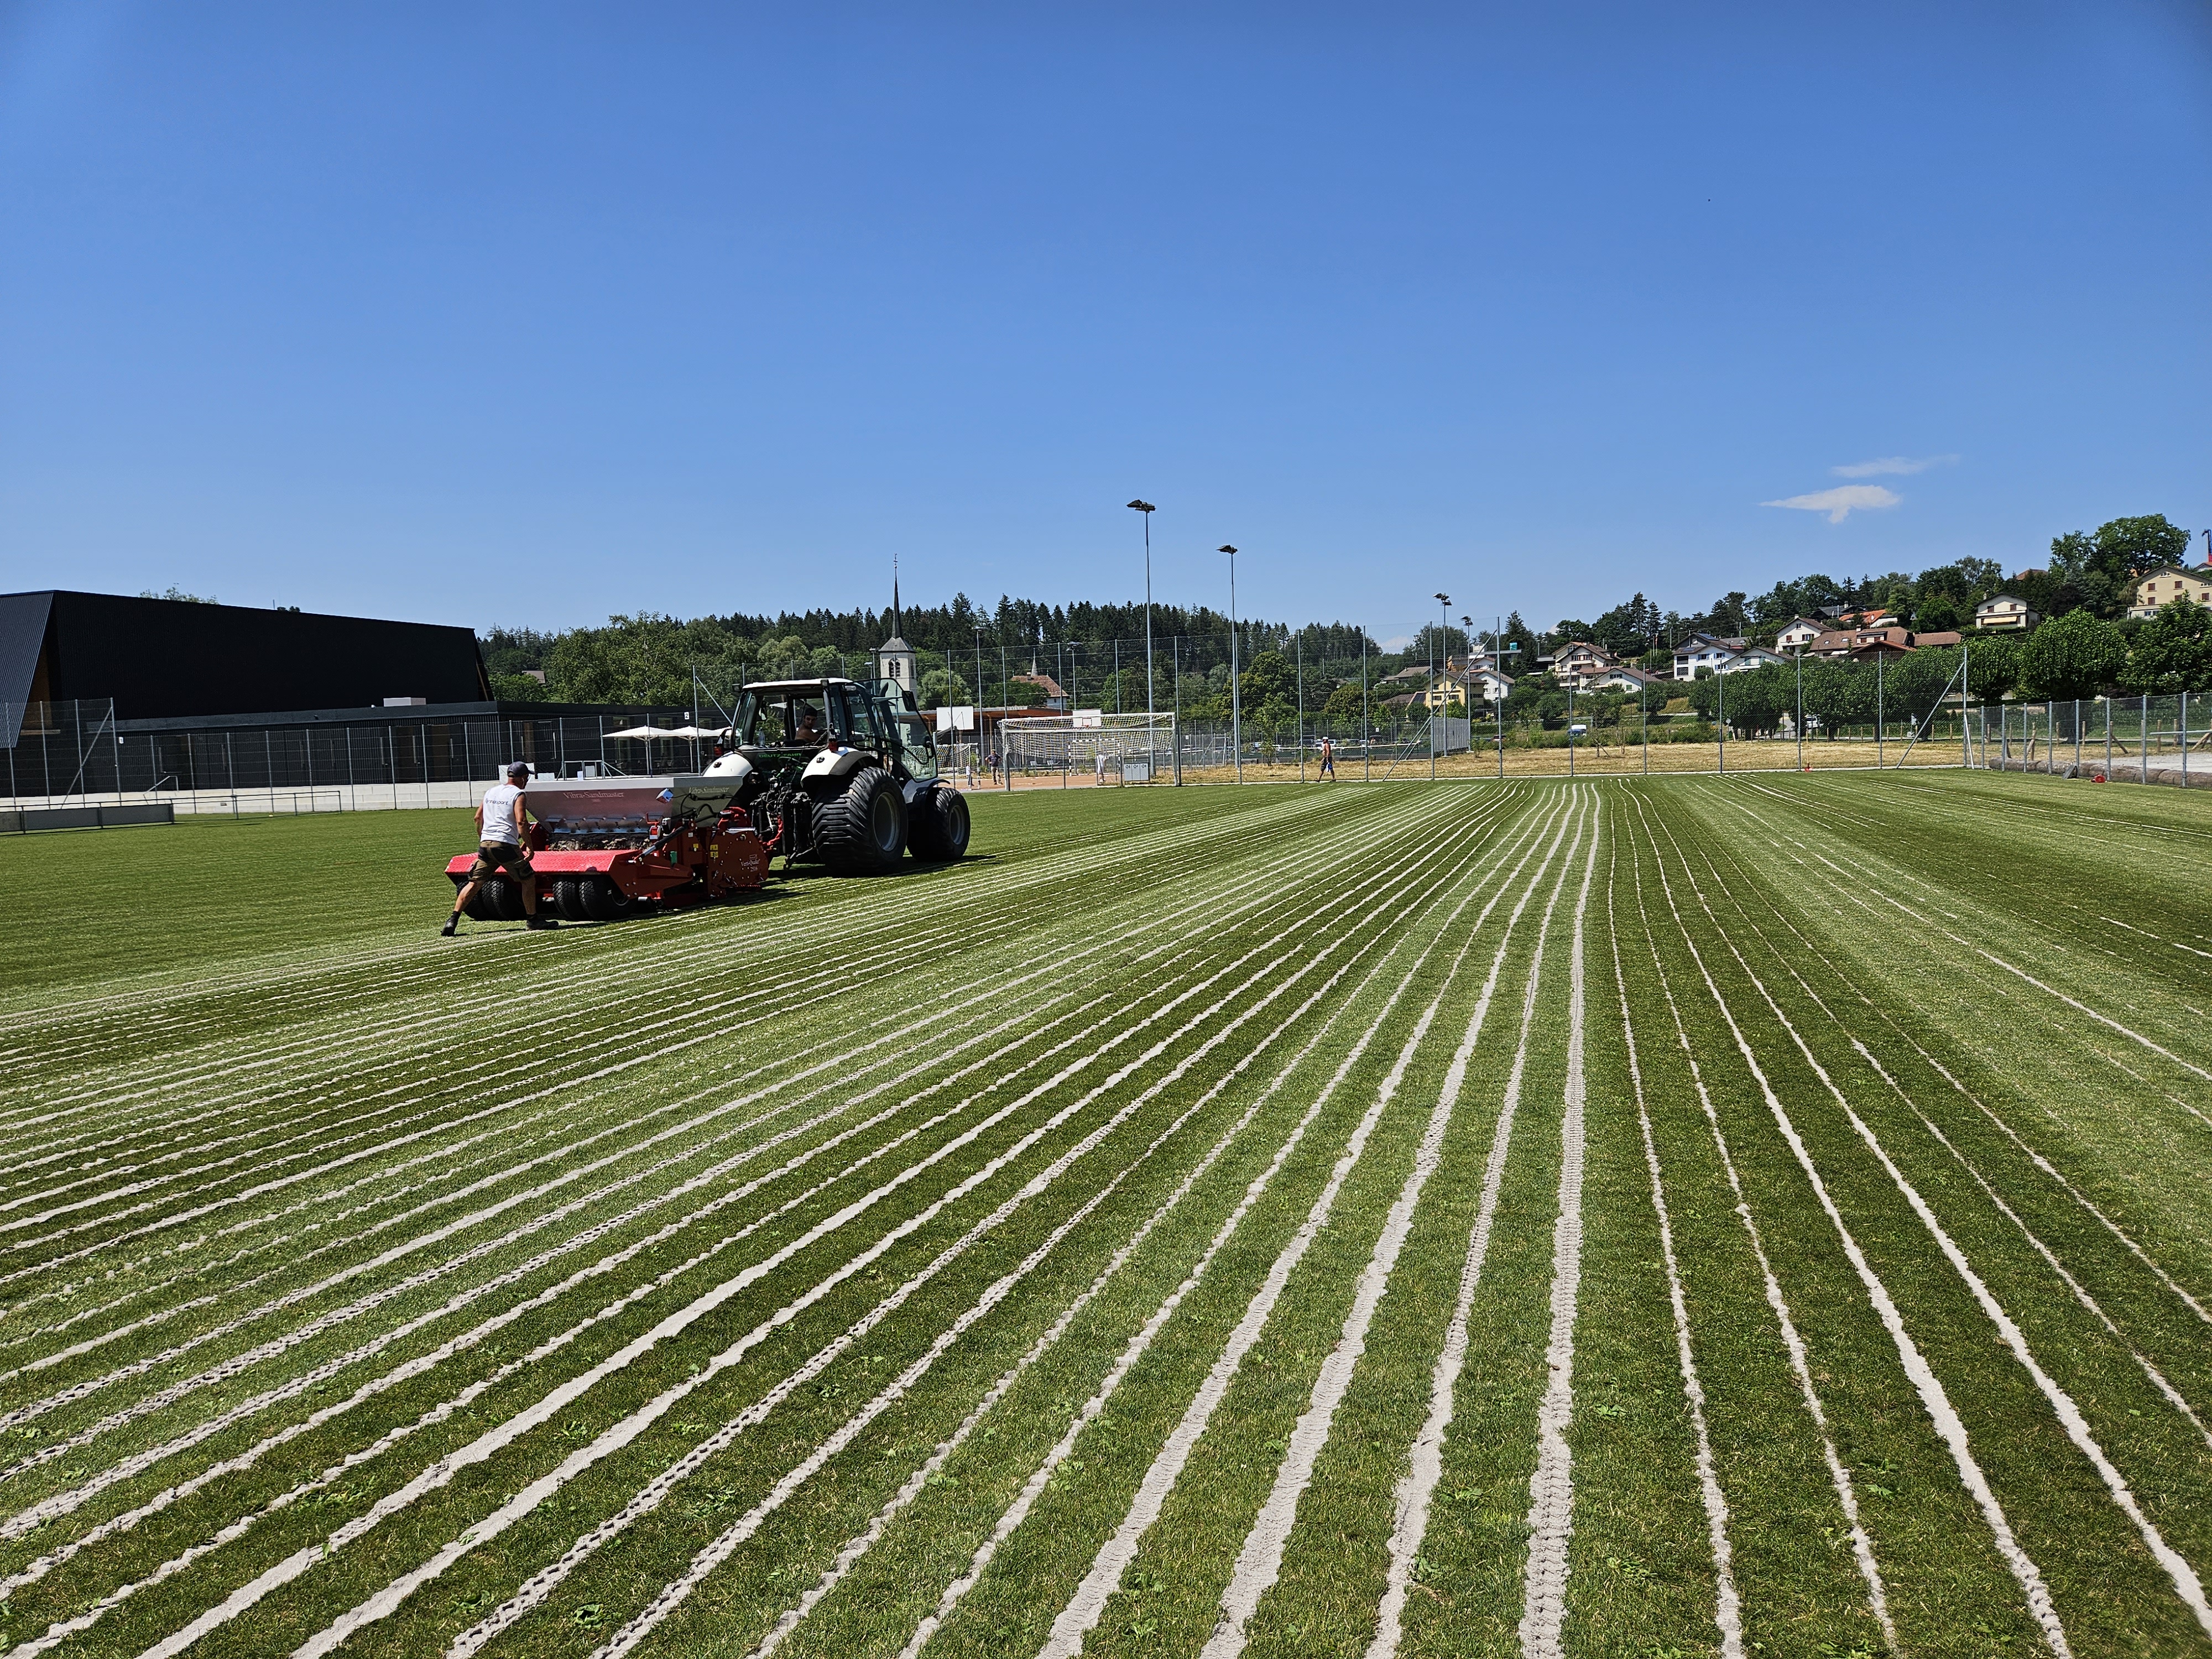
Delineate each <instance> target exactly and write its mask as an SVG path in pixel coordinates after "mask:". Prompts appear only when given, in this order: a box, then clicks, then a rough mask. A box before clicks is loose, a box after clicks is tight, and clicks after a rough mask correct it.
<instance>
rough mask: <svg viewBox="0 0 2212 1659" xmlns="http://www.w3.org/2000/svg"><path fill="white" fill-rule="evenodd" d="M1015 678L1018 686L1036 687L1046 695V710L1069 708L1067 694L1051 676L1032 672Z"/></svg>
mask: <svg viewBox="0 0 2212 1659" xmlns="http://www.w3.org/2000/svg"><path fill="white" fill-rule="evenodd" d="M1013 678H1014V683H1015V684H1018V685H1034V686H1036V688H1037V689H1038V690H1040V691H1042V692H1043V693H1044V700H1045V707H1046V708H1066V707H1067V693H1066V692H1065V691H1063V690H1060V682H1059V681H1058V680H1056V679H1054V678H1053V677H1052V676H1051V675H1049V674H1047V673H1043V672H1040V671H1031V672H1030V673H1027V674H1017V675H1015V676H1014V677H1013Z"/></svg>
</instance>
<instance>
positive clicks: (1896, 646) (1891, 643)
mask: <svg viewBox="0 0 2212 1659" xmlns="http://www.w3.org/2000/svg"><path fill="white" fill-rule="evenodd" d="M1911 649H1912V635H1911V633H1910V632H1909V631H1907V630H1906V629H1902V628H1861V629H1855V630H1853V632H1852V635H1851V655H1852V656H1853V657H1854V658H1856V659H1857V660H1859V661H1860V662H1872V661H1873V660H1874V659H1875V658H1876V657H1901V656H1904V655H1905V653H1907V652H1909V651H1911Z"/></svg>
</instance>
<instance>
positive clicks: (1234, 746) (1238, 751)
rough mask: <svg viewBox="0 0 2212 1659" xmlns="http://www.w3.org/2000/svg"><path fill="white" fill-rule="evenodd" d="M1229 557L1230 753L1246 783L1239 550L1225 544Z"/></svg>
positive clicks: (1222, 546) (1241, 778)
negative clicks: (1239, 641) (1239, 661)
mask: <svg viewBox="0 0 2212 1659" xmlns="http://www.w3.org/2000/svg"><path fill="white" fill-rule="evenodd" d="M1221 551H1223V552H1224V553H1226V554H1227V555H1228V556H1229V751H1230V753H1231V756H1233V757H1235V759H1236V762H1237V782H1239V783H1242V782H1243V781H1244V704H1243V696H1242V695H1241V693H1240V692H1239V690H1238V688H1237V550H1236V549H1235V548H1233V547H1231V546H1230V545H1229V544H1228V543H1226V542H1224V543H1223V544H1221Z"/></svg>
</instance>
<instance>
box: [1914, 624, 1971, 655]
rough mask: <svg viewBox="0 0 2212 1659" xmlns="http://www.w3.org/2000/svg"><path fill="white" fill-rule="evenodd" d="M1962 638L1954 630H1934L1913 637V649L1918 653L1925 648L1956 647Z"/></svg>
mask: <svg viewBox="0 0 2212 1659" xmlns="http://www.w3.org/2000/svg"><path fill="white" fill-rule="evenodd" d="M1960 637H1961V635H1960V633H1959V631H1958V630H1957V629H1954V628H1938V629H1930V630H1929V632H1927V633H1925V634H1915V635H1913V636H1912V648H1913V649H1914V650H1915V651H1917V650H1919V649H1920V648H1921V647H1923V646H1944V645H1956V644H1958V642H1959V641H1960Z"/></svg>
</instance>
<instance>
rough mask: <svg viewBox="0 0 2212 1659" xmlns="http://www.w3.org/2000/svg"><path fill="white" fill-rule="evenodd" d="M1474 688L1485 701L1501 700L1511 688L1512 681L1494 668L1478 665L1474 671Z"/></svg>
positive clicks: (1503, 699)
mask: <svg viewBox="0 0 2212 1659" xmlns="http://www.w3.org/2000/svg"><path fill="white" fill-rule="evenodd" d="M1474 689H1475V690H1477V691H1478V692H1480V694H1481V696H1482V700H1483V701H1484V702H1504V701H1505V696H1506V693H1508V692H1509V691H1510V690H1512V689H1513V681H1512V679H1511V678H1510V676H1508V675H1504V674H1501V673H1499V672H1498V671H1497V670H1496V669H1495V668H1492V667H1488V666H1480V667H1478V668H1476V670H1475V671H1474Z"/></svg>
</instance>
